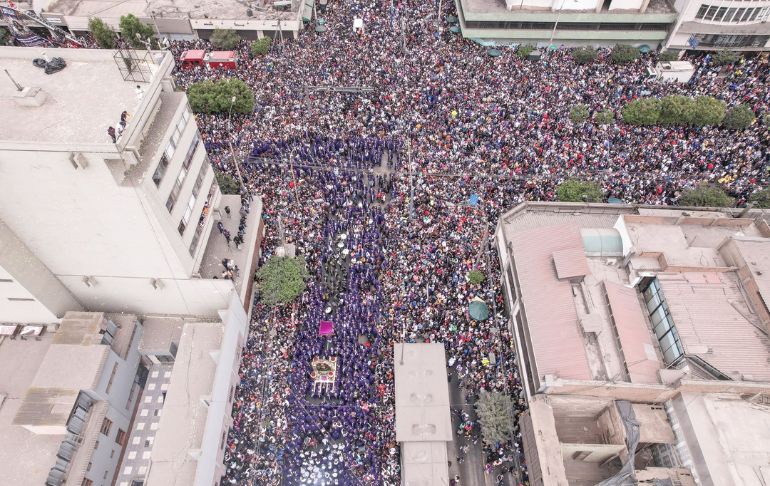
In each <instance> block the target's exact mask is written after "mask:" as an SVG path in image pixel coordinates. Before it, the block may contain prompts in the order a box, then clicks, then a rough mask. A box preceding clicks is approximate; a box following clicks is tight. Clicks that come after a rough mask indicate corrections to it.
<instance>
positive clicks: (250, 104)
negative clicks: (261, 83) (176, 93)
mask: <svg viewBox="0 0 770 486" xmlns="http://www.w3.org/2000/svg"><path fill="white" fill-rule="evenodd" d="M233 97H235V103H232V98H233ZM187 99H188V100H189V101H190V107H191V108H192V110H193V111H194V112H196V113H229V112H230V106H231V104H232V111H233V113H244V114H249V113H252V112H253V111H254V92H253V91H251V88H249V86H248V85H247V84H246V83H244V82H243V81H241V80H240V79H234V78H230V79H222V80H219V81H216V82H214V81H201V82H199V83H193V84H192V85H190V88H189V89H188V90H187Z"/></svg>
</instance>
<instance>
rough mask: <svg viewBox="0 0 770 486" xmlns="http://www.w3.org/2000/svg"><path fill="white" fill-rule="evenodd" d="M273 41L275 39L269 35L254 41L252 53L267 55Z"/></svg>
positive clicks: (255, 55)
mask: <svg viewBox="0 0 770 486" xmlns="http://www.w3.org/2000/svg"><path fill="white" fill-rule="evenodd" d="M272 42H273V39H272V38H270V37H267V36H265V37H263V38H261V39H259V40H257V41H254V42H252V43H251V54H252V55H253V56H254V57H257V56H264V55H266V54H267V53H268V52H270V44H272Z"/></svg>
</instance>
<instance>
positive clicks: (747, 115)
mask: <svg viewBox="0 0 770 486" xmlns="http://www.w3.org/2000/svg"><path fill="white" fill-rule="evenodd" d="M756 118H757V117H756V116H755V115H754V112H753V111H752V110H751V108H749V107H748V106H747V105H736V106H733V107H732V108H730V109H729V110H727V113H726V114H725V119H724V122H723V124H724V126H725V128H729V129H730V130H743V129H745V128H748V127H749V126H751V124H752V123H754V120H755V119H756Z"/></svg>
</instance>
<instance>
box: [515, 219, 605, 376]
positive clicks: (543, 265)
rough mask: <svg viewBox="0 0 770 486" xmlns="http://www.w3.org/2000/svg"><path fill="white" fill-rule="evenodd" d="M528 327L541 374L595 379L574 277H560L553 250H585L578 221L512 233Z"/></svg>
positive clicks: (538, 371) (539, 373)
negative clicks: (590, 366) (572, 278)
mask: <svg viewBox="0 0 770 486" xmlns="http://www.w3.org/2000/svg"><path fill="white" fill-rule="evenodd" d="M511 245H512V250H513V259H514V263H515V265H516V272H517V274H518V277H519V278H518V280H519V283H520V286H521V300H522V305H523V307H524V312H525V315H526V318H527V330H528V331H529V335H530V340H531V342H532V351H533V353H534V355H535V363H536V367H537V370H536V371H537V373H538V375H539V376H541V377H542V376H544V375H549V374H550V375H557V376H559V377H561V378H564V379H573V380H591V379H592V378H593V377H592V374H591V370H590V368H589V366H588V359H587V357H586V351H585V344H584V342H583V336H582V334H581V331H580V329H579V322H578V316H577V311H576V309H575V304H574V302H573V297H572V287H571V284H570V282H569V281H566V280H559V279H558V278H557V275H556V272H555V271H554V266H553V253H554V252H558V251H561V250H570V249H571V250H574V249H579V250H580V251H581V252H582V251H583V242H582V240H581V238H580V231H579V229H578V227H577V226H575V225H571V224H568V225H560V226H546V227H541V228H534V229H530V230H527V231H523V232H520V233H515V234H513V235H511Z"/></svg>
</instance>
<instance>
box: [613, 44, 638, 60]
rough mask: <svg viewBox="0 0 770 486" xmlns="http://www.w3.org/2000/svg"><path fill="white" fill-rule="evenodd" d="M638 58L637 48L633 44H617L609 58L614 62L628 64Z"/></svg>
mask: <svg viewBox="0 0 770 486" xmlns="http://www.w3.org/2000/svg"><path fill="white" fill-rule="evenodd" d="M638 58H639V49H637V48H636V47H634V46H628V45H625V44H618V45H616V46H615V48H614V49H612V52H611V53H610V60H611V61H612V62H613V63H614V64H628V63H630V62H633V61H635V60H637V59H638Z"/></svg>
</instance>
